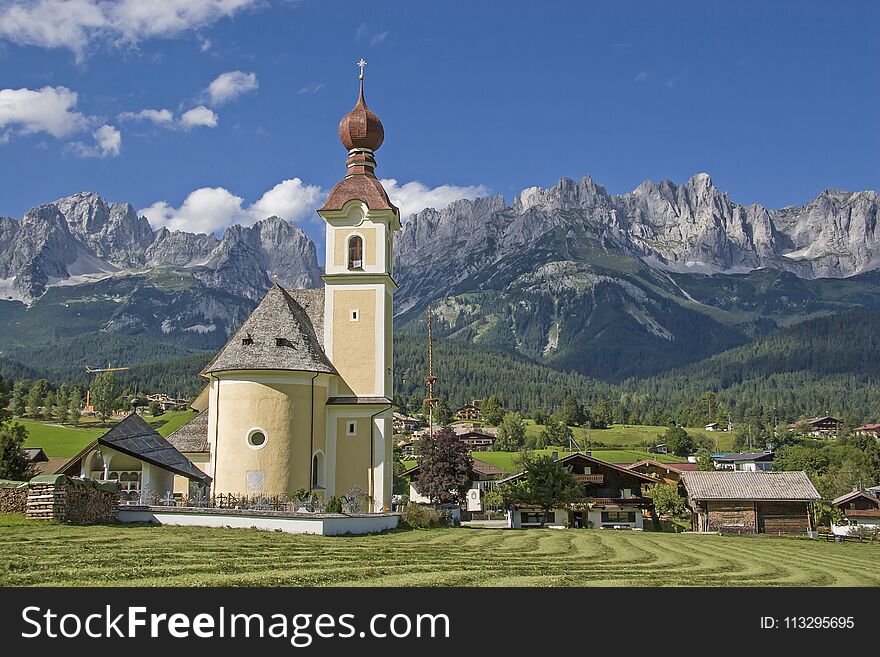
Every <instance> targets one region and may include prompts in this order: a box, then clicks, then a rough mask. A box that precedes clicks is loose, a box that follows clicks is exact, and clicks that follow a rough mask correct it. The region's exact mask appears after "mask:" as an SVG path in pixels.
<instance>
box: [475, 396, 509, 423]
mask: <svg viewBox="0 0 880 657" xmlns="http://www.w3.org/2000/svg"><path fill="white" fill-rule="evenodd" d="M480 413H481V414H482V416H483V419H484V420H485V421H486V422H488V423H489V424H491V425H492V426H493V427H497V426H498V425H499V424H501V420H503V419H504V402H502V401H501V397H499V396H498V395H492V396H491V397H489V399H487V400H486V401H484V402H483V405H482V406H481V407H480Z"/></svg>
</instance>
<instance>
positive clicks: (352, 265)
mask: <svg viewBox="0 0 880 657" xmlns="http://www.w3.org/2000/svg"><path fill="white" fill-rule="evenodd" d="M348 268H349V269H363V268H364V240H363V238H362V237H361V236H360V235H352V236H351V237H350V238H349V239H348Z"/></svg>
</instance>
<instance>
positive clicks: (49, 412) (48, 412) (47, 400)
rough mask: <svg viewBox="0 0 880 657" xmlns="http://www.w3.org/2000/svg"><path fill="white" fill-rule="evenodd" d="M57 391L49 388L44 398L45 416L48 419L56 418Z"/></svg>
mask: <svg viewBox="0 0 880 657" xmlns="http://www.w3.org/2000/svg"><path fill="white" fill-rule="evenodd" d="M55 410H56V409H55V393H54V392H52V391H51V390H49V392H47V393H46V396H45V397H44V398H43V417H44V418H46V419H47V420H53V419H55Z"/></svg>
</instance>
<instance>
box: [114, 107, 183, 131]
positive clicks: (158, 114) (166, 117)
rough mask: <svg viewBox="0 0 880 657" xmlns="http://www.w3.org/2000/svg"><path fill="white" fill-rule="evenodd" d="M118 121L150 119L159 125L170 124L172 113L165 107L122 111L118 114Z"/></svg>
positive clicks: (172, 121)
mask: <svg viewBox="0 0 880 657" xmlns="http://www.w3.org/2000/svg"><path fill="white" fill-rule="evenodd" d="M119 120H120V121H137V122H141V121H150V122H152V123H155V124H156V125H159V126H166V127H167V126H171V125H172V124H173V123H174V114H172V113H171V110H167V109H160V110H154V109H144V110H141V111H140V112H123V113H122V114H120V115H119Z"/></svg>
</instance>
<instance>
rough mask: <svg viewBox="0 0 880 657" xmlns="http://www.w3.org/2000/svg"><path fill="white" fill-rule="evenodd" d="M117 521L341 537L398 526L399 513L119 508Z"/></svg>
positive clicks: (376, 531)
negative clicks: (282, 513) (292, 513)
mask: <svg viewBox="0 0 880 657" xmlns="http://www.w3.org/2000/svg"><path fill="white" fill-rule="evenodd" d="M118 520H119V522H123V523H125V522H149V523H154V524H158V525H178V526H186V527H235V528H242V529H263V530H266V531H276V530H280V531H283V532H286V533H288V534H320V535H322V536H343V535H345V534H377V533H379V532H383V531H385V530H388V529H394V528H396V527H397V523H398V521H399V520H400V515H399V514H397V513H381V514H370V515H359V516H343V515H338V516H337V515H316V516H315V517H308V516H273V515H242V514H237V513H229V514H224V513H216V512H214V513H198V512H192V511H185V512H175V511H173V510H171V509H169V510H167V511H166V510H160V509H157V508H155V507H154V508H144V507H139V508H138V507H135V508H132V509H126V508H125V507H121V508H120V509H119V515H118Z"/></svg>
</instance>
